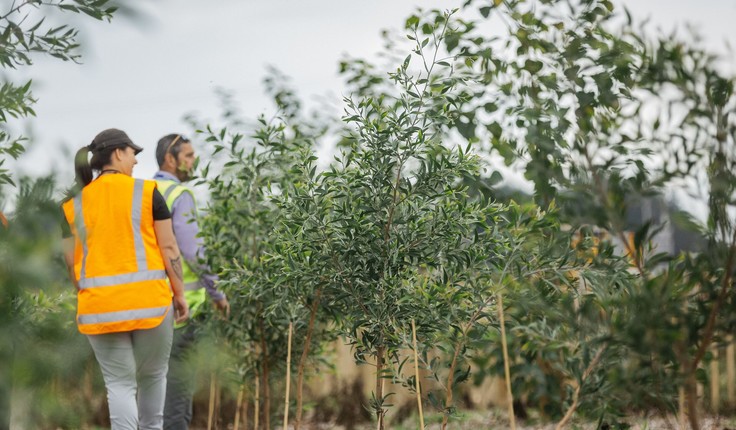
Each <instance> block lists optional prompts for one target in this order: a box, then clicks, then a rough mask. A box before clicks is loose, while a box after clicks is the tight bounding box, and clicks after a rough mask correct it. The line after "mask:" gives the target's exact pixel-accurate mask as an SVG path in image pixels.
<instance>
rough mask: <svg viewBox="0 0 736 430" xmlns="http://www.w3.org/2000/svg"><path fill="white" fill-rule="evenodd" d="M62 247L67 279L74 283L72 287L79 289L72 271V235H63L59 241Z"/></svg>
mask: <svg viewBox="0 0 736 430" xmlns="http://www.w3.org/2000/svg"><path fill="white" fill-rule="evenodd" d="M61 245H62V247H63V248H64V261H65V262H66V269H67V271H68V273H69V279H71V280H72V282H73V283H74V287H76V288H77V291H79V281H77V275H76V274H75V273H74V237H65V238H64V239H62V242H61Z"/></svg>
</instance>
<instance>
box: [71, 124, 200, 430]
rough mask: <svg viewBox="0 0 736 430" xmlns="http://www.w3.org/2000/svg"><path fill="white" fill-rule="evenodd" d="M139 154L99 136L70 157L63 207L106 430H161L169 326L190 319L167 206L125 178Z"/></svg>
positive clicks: (115, 138)
mask: <svg viewBox="0 0 736 430" xmlns="http://www.w3.org/2000/svg"><path fill="white" fill-rule="evenodd" d="M142 150H143V148H141V147H140V146H138V145H136V144H134V143H133V142H132V141H131V140H130V138H129V137H128V135H127V134H125V133H124V132H123V131H120V130H117V129H108V130H105V131H103V132H101V133H100V134H98V135H97V136H96V137H95V138H94V140H93V141H92V143H91V144H90V145H88V146H86V147H83V148H82V149H80V150H79V151H78V152H77V156H76V159H75V162H74V167H75V171H76V181H77V185H78V191H77V192H76V193H74V195H73V196H72V197H70V198H69V199H68V200H67V201H65V202H64V203H63V205H62V208H63V210H64V216H65V218H66V221H67V224H66V225H65V229H64V231H65V233H64V236H65V237H64V257H65V260H66V263H67V266H68V268H69V275H70V277H71V279H72V281H73V282H74V285H75V286H76V287H77V326H78V328H79V331H80V332H81V333H83V334H85V335H87V337H88V339H89V342H90V344H91V345H92V349H93V350H94V353H95V357H96V358H97V362H98V363H100V368H101V370H102V375H103V377H104V380H105V386H106V388H107V399H108V403H109V407H110V421H111V424H112V429H113V430H118V429H121V430H122V429H126V430H127V429H130V430H137V429H138V428H140V429H161V428H162V426H163V407H164V398H165V392H166V372H167V370H168V360H169V352H170V350H171V342H172V335H173V324H174V321H176V322H182V321H184V320H186V319H187V317H188V314H189V309H188V308H187V304H186V300H185V299H184V285H183V281H182V279H183V275H182V263H181V256H180V255H179V248H178V247H177V245H176V239H175V238H174V233H173V229H172V227H171V214H170V213H169V210H168V208H167V206H166V202H165V201H164V199H163V196H161V193H159V192H158V190H156V183H155V182H154V181H147V180H143V179H134V178H132V177H131V175H132V173H133V166H134V165H135V164H136V163H137V161H136V159H135V156H136V154H138V153H139V152H140V151H142ZM90 153H91V154H92V158H91V160H88V157H89V154H90ZM93 171H97V172H99V173H98V176H97V178H95V179H94V180H93ZM167 277H168V279H169V280H170V281H171V287H169V284H168V283H167V282H166V278H167ZM172 290H173V291H172ZM172 293H173V300H172ZM172 302H173V309H172ZM136 396H137V399H136Z"/></svg>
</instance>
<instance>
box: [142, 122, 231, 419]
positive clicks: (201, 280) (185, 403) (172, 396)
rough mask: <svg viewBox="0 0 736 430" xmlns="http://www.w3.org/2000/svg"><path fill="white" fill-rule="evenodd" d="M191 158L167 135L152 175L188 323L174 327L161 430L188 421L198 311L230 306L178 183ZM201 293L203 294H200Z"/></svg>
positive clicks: (177, 138) (185, 142) (186, 192)
mask: <svg viewBox="0 0 736 430" xmlns="http://www.w3.org/2000/svg"><path fill="white" fill-rule="evenodd" d="M195 160H196V157H195V154H194V148H192V144H191V142H190V141H189V139H187V138H185V137H183V136H182V135H181V134H169V135H166V136H164V137H162V138H161V139H160V140H159V141H158V146H157V147H156V161H157V162H158V165H159V171H158V172H156V174H155V175H154V177H153V178H154V179H155V180H156V182H157V183H158V189H159V192H160V193H161V194H162V195H163V196H164V200H166V205H167V206H168V207H169V209H170V210H171V220H172V224H173V227H174V235H175V236H176V241H177V243H178V244H179V249H180V250H181V254H182V256H184V261H185V264H184V267H183V269H184V288H185V298H186V299H187V304H188V305H189V309H190V321H191V322H190V323H188V324H187V325H184V326H177V327H176V330H175V331H174V343H173V345H172V348H171V356H170V359H169V372H168V374H167V385H166V404H165V406H164V429H167V430H174V429H176V430H181V429H183V430H186V429H188V428H189V424H190V423H191V421H192V397H193V396H194V389H195V381H196V369H195V368H194V367H193V366H192V365H191V362H190V360H189V358H190V357H189V356H190V355H191V352H192V347H193V345H194V342H195V331H196V320H197V315H198V314H200V313H201V311H202V306H203V305H204V303H205V302H206V297H207V296H209V297H210V299H211V300H212V302H213V304H214V305H215V307H216V308H217V309H218V310H220V311H221V312H223V313H224V314H225V315H227V314H229V312H230V304H229V303H228V301H227V298H226V297H225V295H224V294H223V293H222V292H221V291H218V290H217V287H216V285H215V283H216V281H217V276H216V275H214V274H213V273H212V271H211V270H210V269H209V268H208V267H207V266H206V265H203V264H201V263H200V261H201V260H202V258H203V257H204V249H203V246H202V238H200V237H197V234H198V233H199V225H198V224H197V205H196V203H195V200H194V193H193V192H192V191H191V190H190V189H189V188H188V187H186V186H184V185H183V184H182V183H183V182H186V181H188V180H189V179H190V178H191V174H192V169H193V168H194V162H195ZM205 293H206V294H205Z"/></svg>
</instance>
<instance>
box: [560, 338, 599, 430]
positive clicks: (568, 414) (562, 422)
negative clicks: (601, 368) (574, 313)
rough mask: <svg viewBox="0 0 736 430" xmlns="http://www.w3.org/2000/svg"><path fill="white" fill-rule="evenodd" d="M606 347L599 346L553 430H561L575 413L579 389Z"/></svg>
mask: <svg viewBox="0 0 736 430" xmlns="http://www.w3.org/2000/svg"><path fill="white" fill-rule="evenodd" d="M607 346H608V345H607V344H603V346H601V349H599V350H598V352H597V353H596V354H595V357H594V358H593V360H592V361H591V362H590V364H589V365H588V367H587V368H586V369H585V371H584V372H583V375H582V376H581V377H580V383H578V384H577V387H575V392H573V395H572V404H571V405H570V407H569V408H568V409H567V412H566V413H565V416H564V417H562V419H561V420H560V422H559V423H557V426H555V430H561V429H562V428H563V427H564V426H565V425H566V424H567V422H568V421H570V418H572V415H573V414H574V413H575V410H576V409H577V408H578V402H579V400H580V389H581V388H582V386H583V384H584V383H585V380H586V379H587V378H588V376H590V374H591V373H593V370H594V369H595V367H596V366H597V365H598V362H599V361H601V357H603V352H604V351H605V350H606V347H607Z"/></svg>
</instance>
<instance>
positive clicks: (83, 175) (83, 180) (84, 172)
mask: <svg viewBox="0 0 736 430" xmlns="http://www.w3.org/2000/svg"><path fill="white" fill-rule="evenodd" d="M74 173H75V177H74V179H75V180H76V182H77V186H78V187H79V189H82V188H84V187H85V186H86V185H87V184H89V183H90V182H92V166H90V164H89V148H88V147H86V146H83V147H82V148H80V149H79V151H77V155H76V156H75V157H74Z"/></svg>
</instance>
